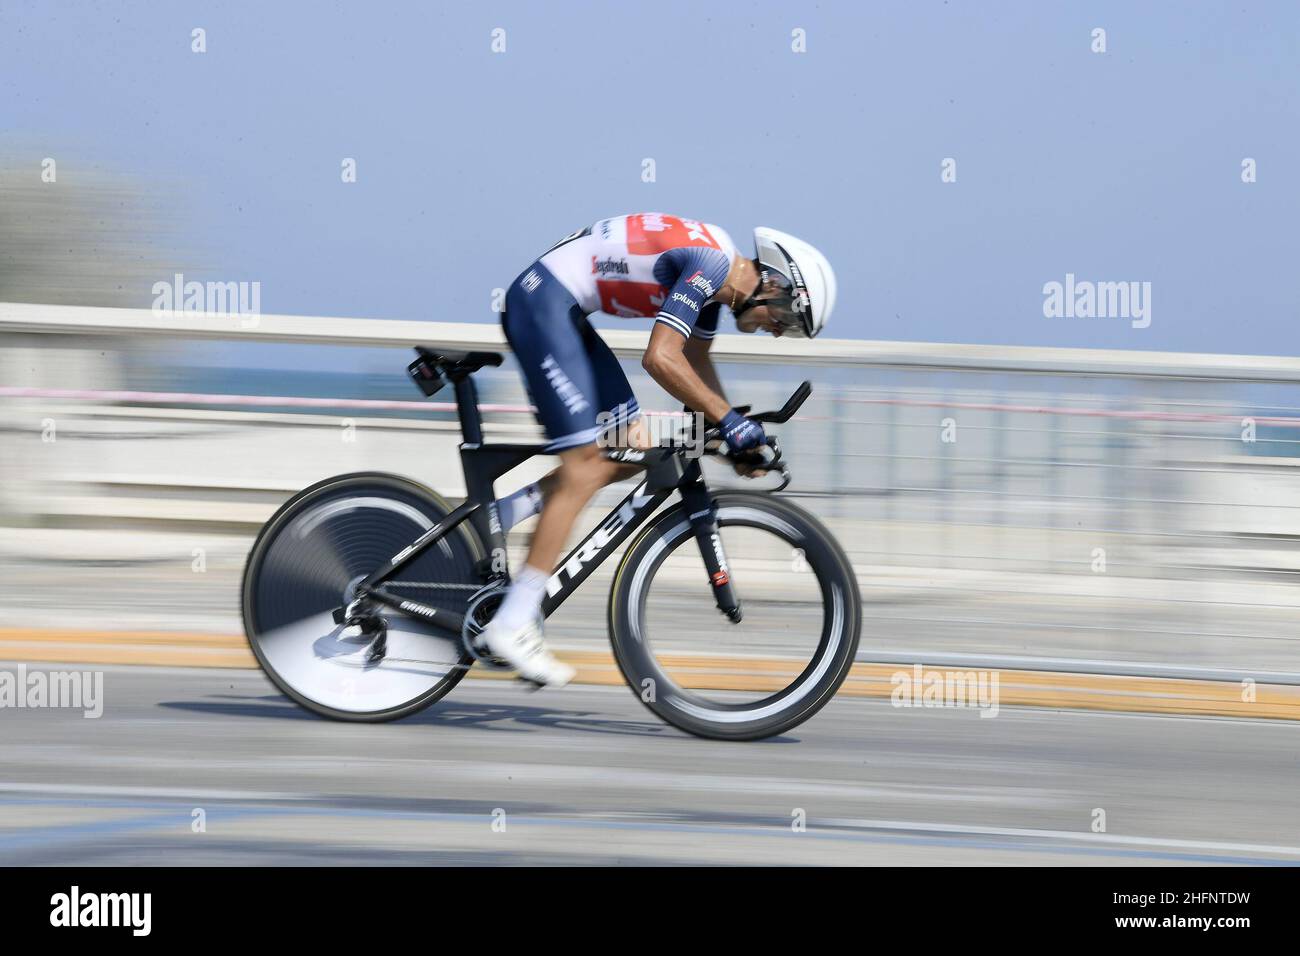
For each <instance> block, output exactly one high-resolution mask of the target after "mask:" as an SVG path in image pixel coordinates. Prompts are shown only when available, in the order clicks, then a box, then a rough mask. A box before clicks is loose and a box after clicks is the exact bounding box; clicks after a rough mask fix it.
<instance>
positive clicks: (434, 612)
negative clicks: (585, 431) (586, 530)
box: [357, 375, 740, 634]
mask: <svg viewBox="0 0 1300 956" xmlns="http://www.w3.org/2000/svg"><path fill="white" fill-rule="evenodd" d="M455 386H456V407H457V412H458V414H459V417H460V425H461V433H462V435H463V436H464V441H463V442H462V444H461V446H460V460H461V467H462V468H463V470H464V473H465V501H464V503H463V504H461V505H460V506H459V507H457V508H456V509H454V510H453V511H452V512H451V513H450V514H448V515H447V516H446V517H445V518H443V519H442V520H441V521H439V522H438V523H437V524H435V525H434V526H433V527H432V528H430V529H429V530H427V531H425V532H424V533H423V534H421V535H420V536H419V537H418V538H416V539H415V540H414V541H412V542H411V543H410V544H409V545H407V546H406V547H405V548H403V549H402V550H401V551H399V552H398V553H397V554H395V555H393V556H392V557H391V558H390V559H389V560H388V562H387V563H386V564H385V565H384V566H383V567H380V568H378V569H377V570H375V571H374V572H373V573H372V574H370V575H369V576H368V577H366V578H365V579H364V580H363V581H362V582H361V583H360V585H358V589H357V594H358V595H360V596H364V597H368V598H370V599H372V600H374V601H376V602H378V603H380V604H384V605H387V606H388V607H392V608H394V609H396V610H400V611H403V612H405V613H407V614H411V615H414V616H416V617H419V618H422V619H424V620H426V621H430V622H432V623H435V624H437V625H439V626H440V627H445V628H447V629H448V630H451V631H454V632H455V633H457V634H459V633H460V632H461V630H462V628H463V627H464V622H465V618H464V615H461V614H457V613H455V612H454V611H448V610H446V609H444V608H435V607H430V606H429V605H427V604H424V603H422V602H420V601H413V600H410V599H409V598H405V597H401V596H400V595H397V594H393V593H392V592H391V591H388V590H386V589H385V588H384V587H383V585H384V582H386V581H387V580H388V579H389V578H391V577H392V576H393V575H394V574H396V573H397V572H398V571H399V570H400V569H401V568H402V567H403V566H405V565H406V564H408V563H409V562H411V561H413V560H414V559H415V558H417V557H419V556H420V555H421V554H422V553H424V551H426V550H427V549H428V548H430V547H432V546H433V545H435V544H436V543H437V542H439V541H441V540H442V539H443V538H445V537H446V536H447V534H448V533H449V532H450V531H452V530H453V529H454V528H456V526H458V525H459V524H460V523H461V522H462V521H466V520H468V521H470V522H471V523H472V524H473V526H474V528H475V530H476V531H477V532H478V533H479V535H480V537H481V538H482V540H483V541H485V542H487V545H488V553H489V560H490V561H491V562H492V564H491V566H490V569H491V570H490V573H489V574H487V575H485V578H486V580H485V584H486V583H488V582H489V581H491V580H492V578H493V577H496V578H499V579H500V580H502V581H504V580H505V579H506V578H507V573H506V572H507V568H506V561H505V554H506V536H505V531H504V530H503V529H502V527H501V519H500V516H499V515H498V514H497V507H496V493H495V491H494V487H493V486H494V482H495V481H496V479H497V478H500V477H501V476H502V475H504V474H505V473H506V472H508V471H510V469H512V468H514V467H515V466H517V465H519V464H521V463H522V462H525V461H527V460H528V459H530V458H533V457H536V456H537V455H542V454H546V446H545V445H516V444H493V445H484V444H483V420H482V415H481V413H480V412H479V407H478V390H477V388H476V387H475V385H474V381H473V379H472V378H471V377H470V376H469V375H464V376H463V377H460V378H458V379H456V380H455ZM642 465H643V467H644V468H645V470H646V475H645V478H643V479H642V480H641V482H640V483H638V484H637V486H636V488H634V489H633V490H632V492H631V493H630V494H629V495H628V496H627V497H626V498H624V499H623V500H622V501H621V502H620V503H619V504H618V506H617V507H616V508H615V509H614V510H613V511H611V512H610V514H609V516H608V517H607V518H605V520H604V521H602V522H601V523H600V524H598V525H597V526H596V527H595V529H593V530H592V531H591V533H590V534H588V535H587V537H586V538H584V539H583V541H582V542H581V543H579V544H578V545H577V546H576V547H575V548H574V549H573V550H572V551H570V552H569V553H568V555H567V556H566V557H565V558H564V560H563V561H562V562H561V563H560V566H559V567H558V568H557V569H556V570H555V571H554V573H552V575H551V577H550V579H549V580H548V581H547V583H546V597H545V598H544V599H543V601H542V614H543V616H545V617H549V616H550V615H551V614H552V613H554V612H555V610H556V609H557V608H559V606H560V605H561V604H563V603H564V602H565V600H566V599H567V598H568V597H569V595H571V594H572V593H573V592H574V591H575V590H577V589H578V587H579V586H580V585H581V584H582V582H583V581H585V580H587V578H588V577H589V576H590V575H591V573H592V572H593V571H594V570H595V569H596V568H598V567H600V565H601V564H602V563H604V561H605V560H606V559H607V558H608V557H609V556H610V555H611V554H612V553H613V552H614V551H616V550H617V549H618V547H619V545H621V544H622V543H623V542H624V541H625V540H627V538H628V536H629V535H631V534H632V532H634V531H636V529H637V528H639V527H640V526H641V525H642V524H643V523H644V522H645V520H646V519H647V518H649V517H650V515H652V514H653V513H654V512H655V511H656V509H658V507H659V506H660V505H661V504H663V502H664V501H665V500H666V499H667V498H668V496H669V495H670V494H672V492H673V491H674V490H680V491H681V493H682V498H683V500H684V501H685V503H686V505H687V512H688V515H689V517H690V521H691V525H692V528H693V530H694V531H695V535H696V538H697V539H698V540H699V542H700V554H701V556H702V557H703V559H704V563H705V569H706V571H707V572H708V575H709V583H710V585H711V587H712V588H713V592H714V599H715V601H716V602H717V605H718V608H719V609H720V610H722V611H723V612H724V613H726V614H727V615H728V616H729V617H731V619H732V620H739V619H740V609H739V607H738V605H737V602H736V600H735V596H734V594H733V592H732V588H731V582H730V576H729V573H728V571H727V560H726V555H725V554H724V552H723V549H722V540H721V538H720V536H719V535H718V528H717V518H716V515H715V513H714V512H713V509H712V506H711V503H710V500H709V493H708V488H707V486H706V485H705V482H704V475H703V471H702V469H701V468H700V462H699V459H698V458H695V459H691V460H689V461H687V460H686V459H685V457H684V453H683V449H680V448H652V449H648V450H647V451H646V452H645V458H644V460H643V463H642Z"/></svg>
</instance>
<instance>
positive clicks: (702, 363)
mask: <svg viewBox="0 0 1300 956" xmlns="http://www.w3.org/2000/svg"><path fill="white" fill-rule="evenodd" d="M712 346H713V340H712V339H700V338H696V337H695V336H691V337H690V338H689V339H687V340H686V346H685V348H683V349H682V351H683V353H684V354H685V355H686V361H688V362H690V363H691V368H692V369H694V370H695V374H696V375H698V376H699V379H700V381H701V382H703V383H704V384H705V385H706V386H708V388H709V390H710V391H712V392H713V393H714V394H716V395H719V396H721V398H722V399H723V401H726V399H727V393H726V391H725V390H724V389H723V387H722V380H721V379H720V378H718V369H717V366H715V365H714V364H713V359H712V358H710V357H709V349H710V348H711V347H712ZM692 407H694V406H692ZM728 407H730V406H728ZM710 417H712V416H710ZM714 421H717V419H714Z"/></svg>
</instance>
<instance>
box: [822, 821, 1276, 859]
mask: <svg viewBox="0 0 1300 956" xmlns="http://www.w3.org/2000/svg"><path fill="white" fill-rule="evenodd" d="M826 823H827V824H828V825H830V826H839V827H848V828H852V829H861V830H910V831H913V832H916V833H950V834H956V835H969V836H1002V837H1030V838H1033V839H1040V840H1055V841H1058V842H1060V841H1069V842H1071V843H1084V844H1086V843H1109V844H1118V845H1121V846H1149V847H1167V848H1170V849H1177V850H1229V851H1235V852H1239V853H1270V854H1277V855H1284V856H1295V857H1300V846H1281V845H1275V844H1268V843H1231V842H1225V841H1215V840H1174V839H1169V838H1165V837H1144V836H1130V835H1127V834H1123V833H1092V832H1086V833H1085V832H1076V831H1072V830H1035V829H1032V828H1029V827H995V826H980V825H976V824H957V823H913V822H908V821H904V820H845V819H831V820H827V821H826Z"/></svg>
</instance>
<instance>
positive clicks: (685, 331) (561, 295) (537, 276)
mask: <svg viewBox="0 0 1300 956" xmlns="http://www.w3.org/2000/svg"><path fill="white" fill-rule="evenodd" d="M754 245H755V253H756V255H755V257H754V258H752V259H751V258H748V257H746V256H743V255H741V254H740V253H739V252H737V250H736V246H735V243H734V242H732V240H731V237H730V236H728V235H727V233H726V231H725V230H723V229H721V228H719V227H718V226H715V225H711V224H709V223H704V222H699V221H697V220H694V219H682V218H679V217H677V216H669V215H664V214H662V213H638V214H635V215H630V216H616V217H614V218H612V219H602V220H600V221H599V222H597V223H595V224H594V225H592V226H590V227H588V228H586V229H582V230H579V231H578V232H575V233H573V234H571V235H569V236H565V237H564V238H563V239H561V240H560V241H559V242H558V243H556V244H555V245H554V246H552V247H551V248H550V249H549V250H548V251H547V252H546V253H545V254H544V255H543V256H542V257H541V258H540V259H538V260H537V261H536V262H534V263H533V264H532V265H531V266H529V267H528V268H527V269H525V270H524V271H523V273H521V274H520V275H519V277H518V278H517V279H515V281H514V283H513V284H512V285H511V286H510V289H509V291H508V292H507V293H506V309H505V313H504V314H503V315H502V318H501V324H502V328H503V329H504V331H505V335H506V339H507V340H508V341H509V343H510V347H511V348H512V349H513V351H514V353H515V357H516V358H517V359H518V361H519V365H520V368H521V370H522V371H523V375H524V379H525V381H526V383H527V386H528V391H529V394H530V395H531V397H532V401H533V404H534V405H535V406H536V407H537V417H538V419H539V420H540V422H541V424H542V426H543V427H544V428H545V430H546V434H547V436H548V437H549V439H550V443H549V445H548V446H547V450H548V451H550V452H553V453H555V454H557V455H559V458H560V466H559V468H557V469H556V470H555V471H553V472H552V473H551V474H550V475H548V476H547V477H546V478H544V479H542V481H541V482H539V483H537V484H535V485H530V486H528V487H526V488H524V489H521V490H520V491H518V492H516V493H515V494H513V495H511V496H509V497H508V498H504V499H502V500H500V501H499V502H497V508H498V517H499V519H500V521H501V524H502V527H503V528H504V529H506V530H509V529H510V527H512V526H513V525H515V524H517V523H518V522H519V521H521V520H523V519H524V518H528V517H531V516H532V515H534V514H536V513H537V512H538V511H539V510H540V511H541V518H540V519H539V521H538V525H537V529H536V531H535V533H534V534H533V540H532V545H531V547H530V549H529V552H528V557H527V560H526V562H525V564H524V565H523V567H522V568H520V569H519V571H518V573H517V574H515V575H514V578H513V581H512V583H511V585H510V589H509V591H508V592H507V593H506V596H505V599H504V600H503V602H502V604H501V607H500V608H499V609H498V611H497V613H496V614H495V616H494V617H493V618H492V620H491V621H490V622H489V624H488V626H487V628H486V629H485V630H484V634H483V639H484V643H485V644H486V645H487V648H488V649H489V650H490V651H491V652H492V653H493V654H494V655H496V656H497V657H499V658H501V659H503V660H505V661H506V662H507V663H509V664H510V665H511V666H512V667H514V668H515V670H516V671H517V672H518V673H519V676H520V677H522V678H524V679H526V680H529V681H532V682H533V683H536V684H539V685H552V686H560V685H563V684H566V683H568V682H569V680H571V679H572V677H573V673H574V672H573V668H571V667H569V666H568V665H567V664H564V663H563V662H561V661H559V660H557V659H556V658H555V656H554V655H553V654H551V653H550V651H548V650H547V648H546V646H545V643H544V641H543V638H542V630H541V616H540V608H541V603H542V600H543V598H544V597H545V595H546V584H547V581H548V579H549V578H550V576H551V573H552V569H553V568H554V567H555V564H556V562H557V561H558V560H559V558H560V555H561V551H562V549H563V547H564V543H565V540H566V539H567V537H568V535H569V531H570V530H571V529H572V527H573V524H574V522H575V520H576V519H577V517H578V514H579V512H580V511H581V510H582V509H583V508H584V507H585V506H586V504H587V502H588V501H589V500H590V499H591V497H592V495H594V494H595V493H596V492H597V491H598V490H599V489H600V488H602V487H604V486H605V485H607V484H610V483H611V482H614V481H619V480H621V479H623V478H626V477H628V476H629V475H630V474H631V473H632V472H633V471H634V467H633V466H628V465H623V464H620V463H618V462H616V461H612V460H610V459H609V458H607V457H605V456H603V455H602V454H601V452H600V448H599V447H598V443H599V442H600V441H601V440H602V438H603V437H605V435H606V432H608V431H610V430H612V429H616V428H622V429H624V434H625V435H626V436H627V438H628V442H629V444H631V445H632V446H634V447H641V448H644V447H646V445H647V444H648V440H647V434H646V429H645V427H644V423H643V422H642V421H641V418H640V412H639V410H638V406H637V401H636V397H635V396H634V395H633V394H632V388H631V386H630V385H629V384H628V381H627V376H626V375H624V373H623V369H622V368H621V367H620V365H619V363H618V360H617V359H616V358H615V357H614V353H613V352H611V351H610V349H609V346H608V345H606V344H605V342H604V341H603V340H602V339H601V338H600V336H599V335H597V334H596V330H595V329H594V328H592V326H591V323H590V322H588V321H587V316H588V315H590V314H591V313H592V312H596V311H602V312H606V313H609V314H611V315H615V316H621V317H629V318H632V317H645V318H650V317H653V318H654V320H655V322H654V326H653V328H652V330H651V333H650V342H649V344H648V345H647V347H646V351H645V355H644V356H643V358H642V360H641V365H642V367H644V368H645V370H646V371H647V372H648V373H649V374H650V377H651V378H653V379H654V380H655V381H656V382H658V383H659V384H660V385H661V386H663V388H664V389H665V390H666V391H667V392H668V393H669V394H670V395H672V396H673V397H674V398H676V399H678V400H679V401H681V402H684V403H685V404H686V405H687V406H688V407H689V408H692V409H695V410H698V411H700V412H703V413H704V415H705V416H706V417H707V418H708V419H709V420H711V421H713V422H717V423H718V424H719V425H720V426H721V432H722V438H723V440H724V442H725V443H726V445H727V447H728V450H729V451H731V452H733V453H735V452H740V451H744V450H747V449H752V448H755V447H756V446H758V445H761V444H763V443H764V442H766V440H767V439H766V436H765V435H764V433H763V426H762V425H761V424H759V423H758V422H756V421H753V420H751V419H748V418H745V417H744V416H743V415H741V414H739V413H738V412H736V411H735V410H733V409H732V407H731V405H730V404H729V403H728V401H727V399H726V397H725V396H724V394H723V389H722V383H721V382H720V381H719V380H718V374H717V371H716V370H715V369H714V367H713V364H712V362H711V361H710V359H709V348H710V346H711V343H712V340H713V336H714V334H715V332H716V331H717V327H718V317H719V313H720V312H721V310H722V307H723V306H726V307H727V308H729V309H730V310H731V311H732V313H733V314H734V315H735V319H736V327H737V328H738V329H739V330H740V331H741V332H758V331H763V332H768V333H770V334H772V335H775V336H781V335H793V336H799V337H806V338H811V337H813V336H815V335H817V333H819V332H820V331H821V330H822V328H823V327H824V326H825V325H826V320H827V319H828V318H829V317H830V314H831V310H832V308H833V307H834V305H835V275H834V273H833V272H832V271H831V266H830V263H829V262H827V260H826V257H825V256H823V255H822V254H821V253H820V252H818V251H817V250H816V249H815V248H813V247H812V246H811V245H809V244H808V243H806V242H803V241H802V240H800V239H797V238H795V237H794V236H791V235H787V234H786V233H783V232H778V231H777V230H775V229H768V228H766V227H760V228H758V229H755V230H754ZM602 413H604V414H602Z"/></svg>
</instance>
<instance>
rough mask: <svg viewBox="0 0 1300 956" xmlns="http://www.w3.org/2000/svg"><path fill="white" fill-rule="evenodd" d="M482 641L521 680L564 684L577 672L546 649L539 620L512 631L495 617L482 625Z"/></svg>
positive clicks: (545, 684) (547, 685)
mask: <svg viewBox="0 0 1300 956" xmlns="http://www.w3.org/2000/svg"><path fill="white" fill-rule="evenodd" d="M482 641H483V644H484V646H486V647H487V649H488V651H489V652H490V653H491V654H492V656H493V657H499V658H501V660H503V661H505V662H506V663H507V664H509V665H510V666H511V667H513V668H514V669H515V670H516V671H517V672H518V673H519V676H520V677H522V678H523V679H524V680H527V681H532V682H533V683H534V684H539V685H541V686H543V687H563V686H564V685H565V684H567V683H568V682H569V681H571V680H573V677H574V675H575V674H576V673H577V671H575V670H574V669H573V668H572V667H570V666H569V665H568V664H566V663H564V662H563V661H561V660H559V659H558V658H556V656H555V655H554V654H552V653H551V652H550V651H548V650H547V649H546V641H545V639H544V638H543V637H542V628H541V624H540V622H538V621H536V620H534V621H530V622H529V623H527V624H525V625H524V626H523V627H521V628H518V629H517V630H514V631H511V630H508V629H507V628H505V627H504V626H502V625H501V624H499V623H498V622H496V621H489V622H488V626H487V627H486V628H484V629H483V637H482Z"/></svg>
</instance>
